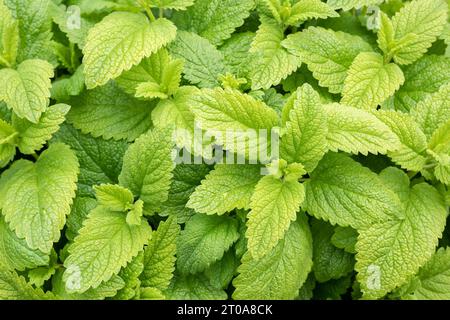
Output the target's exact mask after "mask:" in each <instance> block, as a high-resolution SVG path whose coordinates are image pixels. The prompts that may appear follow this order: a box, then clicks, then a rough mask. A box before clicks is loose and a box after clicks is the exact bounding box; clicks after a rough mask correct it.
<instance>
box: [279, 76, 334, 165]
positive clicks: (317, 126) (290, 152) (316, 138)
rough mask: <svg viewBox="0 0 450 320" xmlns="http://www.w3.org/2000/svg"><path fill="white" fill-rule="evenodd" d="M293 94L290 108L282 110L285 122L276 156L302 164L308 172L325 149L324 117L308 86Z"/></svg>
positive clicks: (317, 98)
mask: <svg viewBox="0 0 450 320" xmlns="http://www.w3.org/2000/svg"><path fill="white" fill-rule="evenodd" d="M294 95H296V101H295V102H294V104H293V108H292V109H290V110H289V108H287V105H286V106H285V107H284V109H283V115H285V114H287V115H288V116H287V118H288V121H287V123H286V131H285V134H284V136H283V138H282V142H281V146H280V154H281V158H283V159H285V160H286V161H288V162H290V163H293V162H299V163H302V164H303V165H304V166H305V170H306V171H308V172H311V171H313V170H314V168H315V167H316V166H317V163H318V162H319V161H320V159H322V157H323V155H324V154H325V152H326V151H327V150H328V143H327V132H328V128H327V115H326V113H325V112H324V110H323V108H322V106H321V102H320V96H319V94H318V93H317V92H316V91H314V89H313V88H312V87H311V86H310V85H308V84H305V85H303V86H302V87H300V88H299V89H298V90H297V92H296V93H294Z"/></svg>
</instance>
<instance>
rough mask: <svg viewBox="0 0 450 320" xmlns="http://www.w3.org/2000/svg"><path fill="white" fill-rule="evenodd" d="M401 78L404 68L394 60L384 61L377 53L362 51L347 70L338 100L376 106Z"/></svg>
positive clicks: (371, 107)
mask: <svg viewBox="0 0 450 320" xmlns="http://www.w3.org/2000/svg"><path fill="white" fill-rule="evenodd" d="M404 81H405V78H404V75H403V72H402V70H401V69H400V68H399V67H398V66H397V65H396V64H394V63H385V62H384V61H383V57H382V56H381V55H379V54H378V53H373V52H362V53H360V54H359V55H358V56H357V57H356V58H355V60H354V61H353V63H352V65H351V66H350V69H349V70H348V76H347V78H346V79H345V82H344V89H343V91H342V100H341V103H343V104H346V105H349V106H352V107H356V108H360V109H366V110H373V109H376V108H377V106H378V105H380V104H381V103H383V102H384V101H385V100H386V99H387V98H389V97H390V96H392V95H393V94H394V93H395V91H397V90H398V89H399V88H400V86H401V85H402V84H403V83H404Z"/></svg>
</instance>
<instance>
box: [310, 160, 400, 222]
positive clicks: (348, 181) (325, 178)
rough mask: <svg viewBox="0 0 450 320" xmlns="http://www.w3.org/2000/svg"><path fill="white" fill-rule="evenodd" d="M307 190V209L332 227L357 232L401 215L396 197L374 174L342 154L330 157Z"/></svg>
mask: <svg viewBox="0 0 450 320" xmlns="http://www.w3.org/2000/svg"><path fill="white" fill-rule="evenodd" d="M305 187H306V200H305V203H304V209H305V210H306V211H307V212H308V213H309V214H312V215H313V216H315V217H316V218H318V219H322V220H326V221H329V222H330V223H331V224H338V225H340V226H343V227H345V226H351V227H354V228H356V229H358V228H359V227H363V226H365V225H367V224H370V223H372V222H376V221H378V222H381V221H386V220H388V221H389V220H392V219H395V218H396V217H398V216H401V215H402V212H401V204H400V201H399V199H398V197H397V196H396V194H395V193H394V192H393V191H391V190H389V189H387V188H386V186H385V185H384V184H383V182H382V180H380V178H379V177H378V176H377V175H376V174H375V173H373V172H372V171H370V170H369V169H368V168H366V167H363V166H361V165H360V164H359V163H357V162H356V161H354V160H352V159H351V158H349V157H347V156H345V155H342V154H333V153H330V154H327V155H326V156H325V157H324V159H323V160H322V161H321V162H320V163H319V166H318V167H317V169H316V170H315V171H314V172H313V173H311V180H310V181H308V182H306V183H305Z"/></svg>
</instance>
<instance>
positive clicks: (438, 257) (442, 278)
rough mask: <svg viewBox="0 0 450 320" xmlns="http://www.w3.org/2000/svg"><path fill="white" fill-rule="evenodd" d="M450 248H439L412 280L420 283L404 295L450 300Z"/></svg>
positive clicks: (416, 297) (417, 298)
mask: <svg viewBox="0 0 450 320" xmlns="http://www.w3.org/2000/svg"><path fill="white" fill-rule="evenodd" d="M449 276H450V249H449V248H448V247H447V248H439V249H438V250H437V251H436V253H435V254H434V255H433V257H432V258H431V259H430V260H429V261H428V262H427V263H426V264H425V265H424V266H423V267H422V268H421V269H420V271H419V273H418V274H417V276H415V277H414V278H413V280H411V282H410V283H412V282H413V281H414V283H417V284H418V285H417V286H416V287H415V288H414V290H412V292H410V293H408V294H405V295H403V296H402V299H408V300H449V299H450V281H449Z"/></svg>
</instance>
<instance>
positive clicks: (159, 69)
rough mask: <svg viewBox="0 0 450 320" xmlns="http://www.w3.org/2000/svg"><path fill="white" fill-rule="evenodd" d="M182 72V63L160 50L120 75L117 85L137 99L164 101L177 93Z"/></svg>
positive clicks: (164, 50) (165, 51)
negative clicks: (159, 99) (160, 99)
mask: <svg viewBox="0 0 450 320" xmlns="http://www.w3.org/2000/svg"><path fill="white" fill-rule="evenodd" d="M182 70H183V61H182V60H180V59H172V58H171V57H170V56H169V53H168V52H167V50H166V49H161V50H159V51H158V52H156V53H154V54H152V55H151V56H150V57H148V58H145V59H143V60H142V61H141V63H140V64H139V65H137V66H134V67H132V68H131V69H130V70H129V71H125V72H124V73H122V75H121V76H120V77H119V78H118V79H117V83H118V84H119V86H120V87H121V88H122V89H124V90H125V92H127V93H128V94H131V95H135V96H136V97H138V98H147V99H153V98H162V99H166V98H168V97H169V96H171V95H173V94H174V93H175V92H176V91H177V89H178V87H179V85H180V80H181V71H182ZM146 89H152V90H146Z"/></svg>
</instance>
